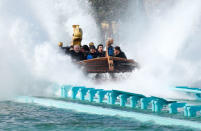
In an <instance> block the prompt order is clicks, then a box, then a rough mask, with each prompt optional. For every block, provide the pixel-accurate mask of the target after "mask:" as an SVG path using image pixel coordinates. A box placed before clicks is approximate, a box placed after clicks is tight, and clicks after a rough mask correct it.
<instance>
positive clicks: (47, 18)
mask: <svg viewBox="0 0 201 131" xmlns="http://www.w3.org/2000/svg"><path fill="white" fill-rule="evenodd" d="M163 3H164V4H163V6H164V5H166V4H165V3H166V2H163ZM133 6H134V4H133V3H132V4H130V7H129V8H128V13H127V14H126V15H129V16H131V17H129V19H125V21H123V22H122V24H121V25H120V33H121V32H122V34H120V39H119V41H118V42H117V43H119V44H120V46H121V47H122V49H123V50H125V51H126V53H127V55H128V57H129V58H134V59H136V61H137V62H138V63H140V66H141V67H140V69H139V70H137V71H135V72H134V73H133V74H132V76H131V77H130V78H129V79H128V80H125V81H119V82H105V83H104V84H101V85H98V86H97V85H96V84H95V85H94V83H92V82H91V80H89V79H87V78H85V76H84V75H83V74H82V73H81V71H80V70H79V69H77V67H76V66H75V65H73V64H72V63H71V61H70V58H69V57H67V56H64V55H63V54H62V53H61V52H60V51H59V50H58V49H57V42H58V41H64V42H65V45H69V43H70V40H71V35H72V31H73V30H72V25H73V24H80V25H81V28H83V30H84V36H83V42H82V43H83V44H86V43H89V42H91V41H93V42H95V43H97V42H98V41H99V30H98V26H97V25H96V22H95V19H94V18H93V17H92V15H91V12H92V10H91V8H90V4H89V3H88V2H86V1H85V2H83V1H81V0H68V1H64V0H50V1H49V0H44V1H40V2H39V1H33V0H30V1H26V0H21V1H18V2H16V1H10V0H2V1H0V29H1V32H0V41H1V44H0V50H1V51H0V59H1V63H0V71H1V74H0V79H1V81H0V92H1V93H0V97H8V96H13V95H22V94H26V95H27V94H29V95H44V94H48V93H49V91H50V90H49V87H50V86H51V84H53V83H59V84H74V85H75V84H77V85H86V86H95V87H96V88H103V89H120V90H124V91H131V92H137V93H142V94H147V95H157V96H161V97H171V96H172V97H176V95H177V94H175V93H174V92H172V91H169V89H168V88H169V87H171V86H175V85H194V84H197V85H199V81H200V79H201V78H200V75H199V73H200V72H201V70H200V69H201V68H199V67H200V66H201V62H200V60H199V57H198V56H200V53H199V49H200V44H199V41H200V39H199V38H198V37H197V36H199V35H195V34H197V33H194V32H195V31H194V30H195V28H199V26H198V24H199V23H198V22H199V20H200V11H201V10H200V9H201V8H200V6H201V2H200V1H199V0H192V1H188V0H182V1H177V2H174V4H173V5H167V6H166V10H156V12H160V13H155V12H153V14H151V15H149V16H151V17H146V16H145V15H146V13H143V12H144V11H142V10H140V9H139V11H138V14H137V15H136V13H133V12H132V11H131V10H132V9H133ZM163 6H162V9H163ZM159 7H160V6H159ZM154 9H155V8H154ZM129 13H131V14H129ZM143 18H145V19H143ZM125 25H126V28H125ZM136 27H137V28H136ZM125 29H126V30H125ZM198 33H199V32H198ZM124 43H125V44H124ZM123 44H124V46H123Z"/></svg>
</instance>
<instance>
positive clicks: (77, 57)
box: [70, 45, 84, 61]
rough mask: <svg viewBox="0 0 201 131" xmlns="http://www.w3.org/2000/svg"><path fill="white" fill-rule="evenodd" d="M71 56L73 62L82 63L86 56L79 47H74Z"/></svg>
mask: <svg viewBox="0 0 201 131" xmlns="http://www.w3.org/2000/svg"><path fill="white" fill-rule="evenodd" d="M70 55H71V57H72V58H73V60H76V61H81V60H84V54H83V53H82V52H81V51H80V46H79V45H74V46H73V50H71V51H70Z"/></svg>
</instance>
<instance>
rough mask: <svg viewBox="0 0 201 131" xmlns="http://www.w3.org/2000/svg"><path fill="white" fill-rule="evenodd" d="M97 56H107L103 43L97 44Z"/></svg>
mask: <svg viewBox="0 0 201 131" xmlns="http://www.w3.org/2000/svg"><path fill="white" fill-rule="evenodd" d="M97 57H105V51H103V45H102V44H99V45H98V46H97Z"/></svg>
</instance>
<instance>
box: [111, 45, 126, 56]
mask: <svg viewBox="0 0 201 131" xmlns="http://www.w3.org/2000/svg"><path fill="white" fill-rule="evenodd" d="M114 57H120V58H126V59H127V57H126V55H125V53H124V52H122V51H121V49H120V47H119V46H116V47H115V48H114Z"/></svg>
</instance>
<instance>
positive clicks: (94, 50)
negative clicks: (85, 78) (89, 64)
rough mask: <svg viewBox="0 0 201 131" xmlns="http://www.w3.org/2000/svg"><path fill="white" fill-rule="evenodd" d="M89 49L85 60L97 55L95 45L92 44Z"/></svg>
mask: <svg viewBox="0 0 201 131" xmlns="http://www.w3.org/2000/svg"><path fill="white" fill-rule="evenodd" d="M89 49H90V51H89V53H88V55H87V60H89V59H93V58H96V57H97V53H96V48H95V46H94V45H91V46H90V47H89Z"/></svg>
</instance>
